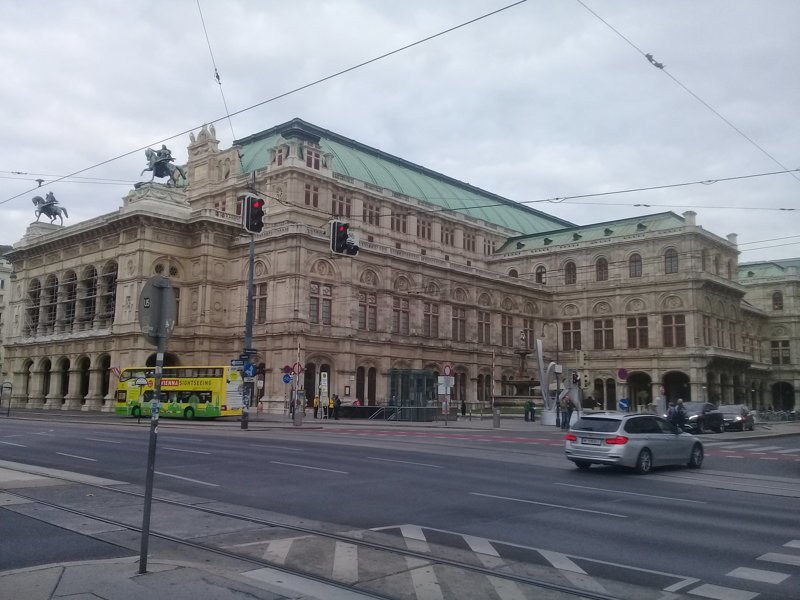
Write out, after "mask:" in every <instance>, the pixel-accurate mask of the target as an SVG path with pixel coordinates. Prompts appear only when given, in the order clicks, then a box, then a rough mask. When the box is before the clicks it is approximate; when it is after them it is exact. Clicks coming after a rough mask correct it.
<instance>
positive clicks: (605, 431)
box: [564, 412, 704, 473]
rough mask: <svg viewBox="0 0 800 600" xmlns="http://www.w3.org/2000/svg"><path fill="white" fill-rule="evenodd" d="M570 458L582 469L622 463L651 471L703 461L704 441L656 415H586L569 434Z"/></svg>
mask: <svg viewBox="0 0 800 600" xmlns="http://www.w3.org/2000/svg"><path fill="white" fill-rule="evenodd" d="M564 450H565V452H566V455H567V458H568V459H569V460H571V461H572V462H574V463H575V466H577V467H578V468H579V469H588V468H589V467H590V466H592V465H593V464H596V465H620V466H622V467H630V468H632V469H635V470H636V472H637V473H649V472H650V471H651V470H652V469H653V467H660V466H664V465H686V466H688V467H691V468H693V469H699V468H700V466H701V465H702V464H703V456H704V452H703V443H702V442H701V441H700V440H699V439H697V438H696V437H695V436H693V435H692V434H690V433H686V432H684V431H680V430H679V429H678V428H677V427H675V425H673V424H672V423H670V422H669V421H667V420H666V419H663V418H661V417H659V416H656V415H650V414H629V413H616V412H601V413H590V414H583V415H582V416H581V418H580V419H578V421H577V422H576V423H575V424H574V425H573V426H572V428H571V429H570V430H569V432H568V433H567V436H566V441H565V448H564Z"/></svg>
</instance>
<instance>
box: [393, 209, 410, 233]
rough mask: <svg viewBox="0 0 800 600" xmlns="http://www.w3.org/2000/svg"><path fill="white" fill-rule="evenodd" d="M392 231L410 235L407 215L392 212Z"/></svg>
mask: <svg viewBox="0 0 800 600" xmlns="http://www.w3.org/2000/svg"><path fill="white" fill-rule="evenodd" d="M392 231H397V232H398V233H408V216H407V215H406V214H405V213H400V212H394V211H392Z"/></svg>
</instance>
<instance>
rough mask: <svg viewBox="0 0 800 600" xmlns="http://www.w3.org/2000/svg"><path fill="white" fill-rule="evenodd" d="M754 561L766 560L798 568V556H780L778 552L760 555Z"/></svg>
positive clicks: (799, 562)
mask: <svg viewBox="0 0 800 600" xmlns="http://www.w3.org/2000/svg"><path fill="white" fill-rule="evenodd" d="M756 560H766V561H769V562H776V563H780V564H782V565H792V566H794V567H800V556H798V555H796V554H780V553H779V552H767V553H766V554H762V555H761V556H759V557H758V558H757V559H756Z"/></svg>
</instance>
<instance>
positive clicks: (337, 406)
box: [333, 394, 342, 421]
mask: <svg viewBox="0 0 800 600" xmlns="http://www.w3.org/2000/svg"><path fill="white" fill-rule="evenodd" d="M341 408H342V399H341V398H339V394H334V396H333V418H334V419H336V420H337V421H338V420H339V411H340V410H341Z"/></svg>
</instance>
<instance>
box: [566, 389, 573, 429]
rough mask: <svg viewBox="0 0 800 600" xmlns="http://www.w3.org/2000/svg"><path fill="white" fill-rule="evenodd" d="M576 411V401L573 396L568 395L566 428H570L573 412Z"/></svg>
mask: <svg viewBox="0 0 800 600" xmlns="http://www.w3.org/2000/svg"><path fill="white" fill-rule="evenodd" d="M573 412H575V403H574V402H573V401H572V398H570V397H569V396H567V426H566V427H565V428H564V429H569V424H570V422H572V413H573Z"/></svg>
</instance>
